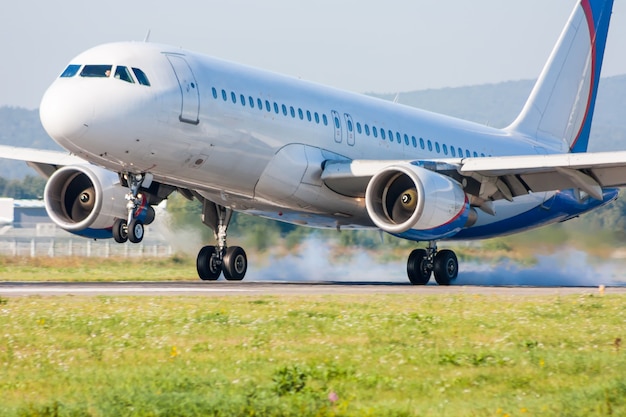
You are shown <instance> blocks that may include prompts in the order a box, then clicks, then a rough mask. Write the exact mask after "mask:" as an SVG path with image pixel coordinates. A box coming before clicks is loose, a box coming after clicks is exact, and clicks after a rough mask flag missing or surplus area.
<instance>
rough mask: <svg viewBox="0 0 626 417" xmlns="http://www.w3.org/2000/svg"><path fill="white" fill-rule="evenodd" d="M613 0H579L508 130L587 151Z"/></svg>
mask: <svg viewBox="0 0 626 417" xmlns="http://www.w3.org/2000/svg"><path fill="white" fill-rule="evenodd" d="M612 9H613V0H581V1H580V2H579V3H578V4H577V5H576V7H575V8H574V11H573V12H572V14H571V16H570V19H569V21H568V22H567V25H566V26H565V29H563V32H562V33H561V37H560V38H559V41H558V42H557V44H556V46H555V47H554V50H553V51H552V54H551V55H550V59H549V60H548V62H547V63H546V66H545V67H544V69H543V71H542V72H541V75H540V76H539V79H538V80H537V83H536V84H535V87H534V88H533V91H532V93H531V94H530V97H529V98H528V101H527V102H526V105H525V106H524V108H523V109H522V112H521V113H520V115H519V116H518V117H517V119H516V120H515V121H514V122H513V123H512V124H511V125H510V126H509V127H508V128H507V129H509V130H513V131H516V132H519V133H522V134H525V135H528V136H531V137H533V138H534V139H535V140H537V141H538V142H540V143H541V144H542V145H544V146H546V147H549V148H552V149H556V150H559V151H561V152H586V151H587V145H588V144H589V132H590V130H591V120H592V118H593V111H594V107H595V103H596V94H597V91H598V83H599V80H600V69H601V67H602V59H603V57H604V48H605V45H606V38H607V33H608V30H609V21H610V20H611V13H612Z"/></svg>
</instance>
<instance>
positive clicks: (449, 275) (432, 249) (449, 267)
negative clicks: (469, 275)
mask: <svg viewBox="0 0 626 417" xmlns="http://www.w3.org/2000/svg"><path fill="white" fill-rule="evenodd" d="M406 272H407V275H408V276H409V281H411V284H413V285H426V284H427V283H428V281H429V280H430V276H431V274H432V273H433V272H434V273H435V280H436V281H437V284H439V285H450V284H451V283H452V281H454V280H455V279H456V277H457V275H458V273H459V261H458V260H457V257H456V255H455V254H454V252H453V251H451V250H447V249H445V250H441V251H437V243H436V242H429V244H428V248H427V249H415V250H414V251H413V252H411V255H409V260H408V262H407V266H406Z"/></svg>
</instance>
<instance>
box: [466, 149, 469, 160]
mask: <svg viewBox="0 0 626 417" xmlns="http://www.w3.org/2000/svg"><path fill="white" fill-rule="evenodd" d="M465 156H466V157H468V158H469V157H470V151H468V150H467V149H466V150H465Z"/></svg>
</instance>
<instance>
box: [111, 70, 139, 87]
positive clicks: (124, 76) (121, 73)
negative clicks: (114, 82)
mask: <svg viewBox="0 0 626 417" xmlns="http://www.w3.org/2000/svg"><path fill="white" fill-rule="evenodd" d="M115 78H117V79H118V80H122V81H126V82H127V83H133V84H134V83H135V80H133V76H132V75H130V71H128V68H126V67H121V66H118V67H117V68H116V69H115Z"/></svg>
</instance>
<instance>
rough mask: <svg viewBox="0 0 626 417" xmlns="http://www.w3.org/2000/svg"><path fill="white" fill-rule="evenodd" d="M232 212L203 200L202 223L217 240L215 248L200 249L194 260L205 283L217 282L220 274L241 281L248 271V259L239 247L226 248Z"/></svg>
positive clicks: (228, 278)
mask: <svg viewBox="0 0 626 417" xmlns="http://www.w3.org/2000/svg"><path fill="white" fill-rule="evenodd" d="M232 215H233V211H232V210H231V209H229V208H226V207H222V206H218V205H217V204H215V203H212V202H210V201H208V200H204V202H203V208H202V222H203V223H204V224H205V225H207V226H209V227H210V228H211V229H212V230H213V233H214V235H215V238H216V240H217V246H205V247H203V248H202V249H200V253H198V258H197V260H196V268H197V270H198V276H199V277H200V279H202V280H205V281H215V280H217V279H218V278H219V277H220V275H221V273H222V272H223V273H224V278H226V279H227V280H229V281H241V280H242V279H243V278H244V276H245V275H246V271H247V270H248V257H247V256H246V252H245V251H244V250H243V249H242V248H240V247H239V246H231V247H227V246H226V232H227V230H228V224H229V223H230V219H231V218H232Z"/></svg>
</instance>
